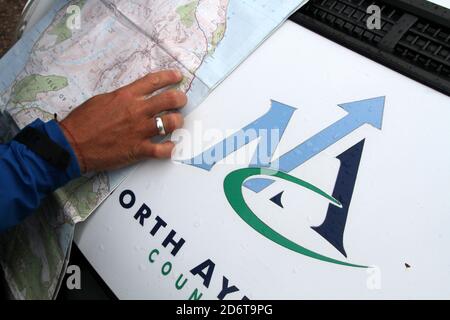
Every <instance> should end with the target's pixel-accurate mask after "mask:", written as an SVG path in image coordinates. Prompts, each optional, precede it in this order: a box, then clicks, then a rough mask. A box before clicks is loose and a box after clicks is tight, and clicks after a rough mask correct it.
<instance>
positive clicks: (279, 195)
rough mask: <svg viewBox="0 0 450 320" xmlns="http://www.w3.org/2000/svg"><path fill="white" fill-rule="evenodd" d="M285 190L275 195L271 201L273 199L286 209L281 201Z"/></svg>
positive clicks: (271, 199)
mask: <svg viewBox="0 0 450 320" xmlns="http://www.w3.org/2000/svg"><path fill="white" fill-rule="evenodd" d="M283 192H284V191H281V192H280V193H279V194H277V195H275V196H273V197H272V198H270V201H272V202H273V203H275V204H276V205H277V206H279V207H281V208H283V209H284V206H283V204H282V203H281V196H282V195H283Z"/></svg>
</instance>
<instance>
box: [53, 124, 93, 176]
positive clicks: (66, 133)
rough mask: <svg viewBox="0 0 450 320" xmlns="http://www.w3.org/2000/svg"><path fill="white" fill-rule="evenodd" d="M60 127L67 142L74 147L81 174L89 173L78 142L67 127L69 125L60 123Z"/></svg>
mask: <svg viewBox="0 0 450 320" xmlns="http://www.w3.org/2000/svg"><path fill="white" fill-rule="evenodd" d="M58 125H59V127H60V129H61V131H62V133H63V134H64V136H65V138H66V140H67V142H68V143H69V145H70V146H71V147H72V150H73V153H74V155H75V157H76V160H77V162H78V165H79V167H80V171H81V173H86V172H87V168H86V164H85V162H84V158H83V155H82V153H81V150H80V147H79V145H78V142H77V140H76V139H75V137H74V135H73V134H72V131H71V130H70V129H69V128H68V127H67V125H66V124H65V122H64V121H61V122H58Z"/></svg>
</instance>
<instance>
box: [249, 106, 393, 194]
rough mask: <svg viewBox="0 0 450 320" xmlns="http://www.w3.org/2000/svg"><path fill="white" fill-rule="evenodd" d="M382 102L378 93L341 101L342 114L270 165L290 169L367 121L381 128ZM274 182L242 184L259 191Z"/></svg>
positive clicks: (264, 181)
mask: <svg viewBox="0 0 450 320" xmlns="http://www.w3.org/2000/svg"><path fill="white" fill-rule="evenodd" d="M384 103H385V97H377V98H372V99H366V100H361V101H355V102H349V103H344V104H340V105H339V106H340V107H341V108H342V109H344V110H345V111H347V112H348V114H347V115H346V116H345V117H343V118H342V119H340V120H338V121H337V122H335V123H333V124H332V125H330V126H329V127H327V128H325V129H324V130H322V131H321V132H319V133H317V134H316V135H315V136H313V137H311V138H309V139H308V140H306V141H305V142H303V143H301V144H300V145H298V146H297V147H295V148H294V149H292V150H291V151H289V152H287V153H286V154H284V155H282V156H281V157H280V158H279V159H278V160H276V162H277V164H278V166H274V162H273V161H272V163H271V164H270V167H271V168H273V169H277V170H280V171H283V172H291V171H292V170H294V169H295V168H297V167H299V166H300V165H302V164H303V163H305V162H306V161H308V160H309V159H311V158H312V157H314V156H315V155H317V154H319V153H320V152H322V151H323V150H325V149H327V148H328V147H330V146H331V145H333V144H335V143H336V142H337V141H339V140H341V139H342V138H344V137H345V136H347V135H348V134H350V133H351V132H353V131H354V130H356V129H358V128H359V127H361V126H363V125H364V124H366V123H367V124H370V125H372V126H373V127H375V128H377V129H379V130H381V126H382V122H383V111H384ZM273 182H274V180H271V179H263V178H255V179H251V180H248V181H247V182H246V183H245V184H244V185H245V186H246V187H247V188H249V189H250V190H252V191H254V192H260V191H262V190H264V189H265V188H266V187H268V186H269V185H271V184H272V183H273Z"/></svg>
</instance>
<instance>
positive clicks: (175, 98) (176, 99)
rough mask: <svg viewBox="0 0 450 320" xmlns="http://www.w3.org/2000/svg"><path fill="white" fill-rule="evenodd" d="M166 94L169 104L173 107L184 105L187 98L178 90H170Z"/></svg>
mask: <svg viewBox="0 0 450 320" xmlns="http://www.w3.org/2000/svg"><path fill="white" fill-rule="evenodd" d="M166 95H167V96H166V98H167V102H168V104H169V105H170V106H173V107H178V106H182V105H183V104H184V101H185V99H186V95H185V94H184V93H183V92H181V91H178V90H169V91H167V93H166Z"/></svg>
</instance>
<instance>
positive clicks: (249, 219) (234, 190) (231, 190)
mask: <svg viewBox="0 0 450 320" xmlns="http://www.w3.org/2000/svg"><path fill="white" fill-rule="evenodd" d="M259 175H265V176H271V177H278V178H280V179H283V180H286V181H290V182H293V183H295V184H297V185H300V186H302V187H304V188H306V189H309V190H311V191H313V192H314V193H316V194H319V195H321V196H323V197H324V198H326V199H328V200H330V201H331V202H332V203H333V204H335V205H337V206H339V207H342V205H341V203H340V202H339V201H338V200H336V199H335V198H333V197H332V196H330V195H328V194H327V193H325V192H324V191H322V190H320V189H319V188H317V187H315V186H313V185H312V184H310V183H308V182H306V181H303V180H301V179H298V178H296V177H293V176H291V175H289V174H287V173H284V172H281V171H276V170H272V169H266V168H244V169H239V170H236V171H233V172H231V173H230V174H228V176H227V177H226V178H225V180H224V182H223V188H224V191H225V196H226V197H227V200H228V202H229V203H230V205H231V207H233V209H234V211H236V213H237V214H238V215H239V216H240V217H241V218H242V219H243V220H244V221H245V222H246V223H247V224H248V225H249V226H250V227H252V228H253V229H254V230H256V231H257V232H258V233H260V234H261V235H263V236H264V237H266V238H267V239H269V240H271V241H273V242H275V243H277V244H279V245H280V246H282V247H285V248H287V249H289V250H292V251H294V252H297V253H300V254H302V255H305V256H307V257H310V258H313V259H317V260H321V261H325V262H329V263H334V264H339V265H343V266H348V267H355V268H368V267H367V266H363V265H357V264H352V263H348V262H345V261H340V260H336V259H333V258H330V257H327V256H324V255H321V254H319V253H316V252H314V251H312V250H309V249H307V248H305V247H302V246H300V245H298V244H297V243H295V242H293V241H291V240H289V239H287V238H285V237H284V236H282V235H281V234H279V233H278V232H276V231H275V230H273V229H272V228H271V227H269V226H268V225H266V224H265V223H264V222H263V221H261V219H259V218H258V217H257V216H256V215H255V214H254V213H253V211H252V210H251V209H250V208H249V206H248V205H247V203H246V202H245V200H244V196H243V194H242V184H243V183H244V181H245V180H246V179H247V178H249V177H252V176H259Z"/></svg>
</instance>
